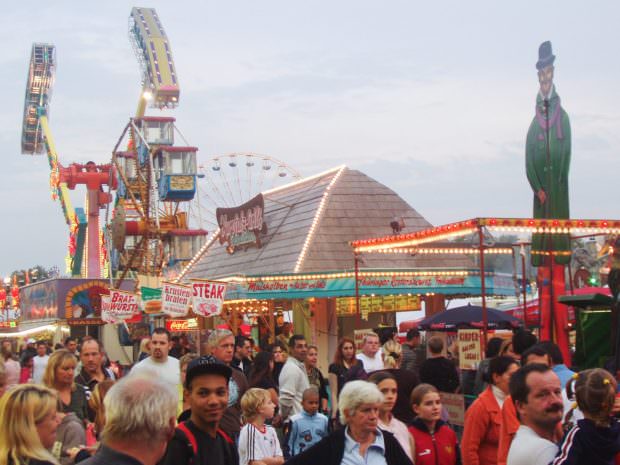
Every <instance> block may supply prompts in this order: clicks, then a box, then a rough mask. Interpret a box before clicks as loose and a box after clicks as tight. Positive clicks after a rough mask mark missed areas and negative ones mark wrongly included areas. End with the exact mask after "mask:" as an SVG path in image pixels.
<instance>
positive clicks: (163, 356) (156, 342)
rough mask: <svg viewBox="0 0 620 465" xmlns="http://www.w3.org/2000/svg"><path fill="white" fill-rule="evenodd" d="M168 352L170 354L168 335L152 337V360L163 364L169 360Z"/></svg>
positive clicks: (155, 334) (156, 334) (154, 335)
mask: <svg viewBox="0 0 620 465" xmlns="http://www.w3.org/2000/svg"><path fill="white" fill-rule="evenodd" d="M168 352H170V341H169V340H168V335H167V334H165V333H164V334H158V333H154V334H153V335H152V336H151V358H152V359H153V360H154V361H156V362H161V363H163V362H165V361H166V360H168Z"/></svg>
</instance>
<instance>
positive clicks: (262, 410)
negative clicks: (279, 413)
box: [258, 398, 276, 420]
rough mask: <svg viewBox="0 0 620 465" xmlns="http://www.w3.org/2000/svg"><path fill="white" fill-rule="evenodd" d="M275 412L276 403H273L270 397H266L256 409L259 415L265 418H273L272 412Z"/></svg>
mask: <svg viewBox="0 0 620 465" xmlns="http://www.w3.org/2000/svg"><path fill="white" fill-rule="evenodd" d="M275 412H276V404H274V403H273V401H272V400H271V398H269V399H266V400H265V402H263V405H261V406H260V407H259V409H258V413H259V415H261V416H262V417H263V418H264V419H265V420H269V419H270V418H273V415H274V413H275Z"/></svg>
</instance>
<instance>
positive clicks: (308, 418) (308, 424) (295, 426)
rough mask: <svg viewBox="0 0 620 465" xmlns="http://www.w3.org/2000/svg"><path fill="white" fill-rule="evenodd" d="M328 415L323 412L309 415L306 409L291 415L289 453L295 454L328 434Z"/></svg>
mask: <svg viewBox="0 0 620 465" xmlns="http://www.w3.org/2000/svg"><path fill="white" fill-rule="evenodd" d="M327 428H328V421H327V417H326V416H325V415H323V414H322V413H316V414H314V415H308V414H307V413H306V412H305V411H304V410H302V411H301V412H300V413H297V414H295V415H293V416H292V417H291V427H290V429H289V434H288V440H287V444H288V454H289V456H291V457H292V456H294V455H297V454H299V453H300V452H303V451H304V450H306V449H308V448H309V447H310V446H312V445H314V444H316V443H317V442H319V441H320V440H321V439H323V438H324V437H326V436H327V434H328V431H327Z"/></svg>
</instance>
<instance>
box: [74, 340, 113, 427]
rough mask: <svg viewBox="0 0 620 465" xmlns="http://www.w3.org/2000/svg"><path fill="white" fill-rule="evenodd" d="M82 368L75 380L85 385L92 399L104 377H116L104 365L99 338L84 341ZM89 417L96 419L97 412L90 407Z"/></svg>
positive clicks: (88, 395)
mask: <svg viewBox="0 0 620 465" xmlns="http://www.w3.org/2000/svg"><path fill="white" fill-rule="evenodd" d="M80 363H81V364H82V369H81V370H80V372H79V373H78V374H77V376H76V377H75V382H76V383H78V384H80V385H82V386H84V390H85V392H86V398H87V399H90V396H91V393H92V391H93V390H94V389H95V386H97V384H98V383H100V382H101V381H103V380H104V379H114V374H113V373H112V372H111V371H110V370H107V369H106V368H104V366H103V348H102V347H101V344H99V341H97V339H92V338H91V339H88V340H87V341H84V342H83V343H82V351H81V352H80ZM88 419H89V420H90V421H95V412H94V411H93V410H92V409H91V408H90V407H88Z"/></svg>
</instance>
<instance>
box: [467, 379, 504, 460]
mask: <svg viewBox="0 0 620 465" xmlns="http://www.w3.org/2000/svg"><path fill="white" fill-rule="evenodd" d="M501 424H502V413H501V411H500V408H499V404H498V403H497V400H496V399H495V396H494V395H493V390H492V388H491V386H489V387H487V388H486V389H485V390H484V391H483V392H482V394H480V396H478V398H477V399H476V400H475V401H474V403H473V404H471V406H470V407H469V408H468V409H467V412H466V413H465V428H464V430H463V438H462V439H461V453H462V455H463V465H496V464H497V446H498V443H499V429H500V425H501Z"/></svg>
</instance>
